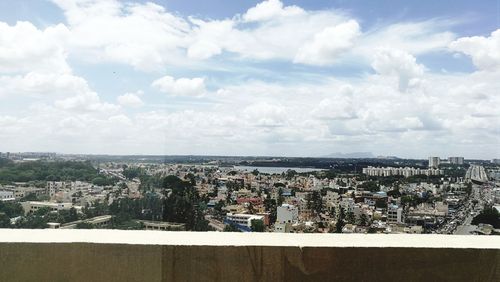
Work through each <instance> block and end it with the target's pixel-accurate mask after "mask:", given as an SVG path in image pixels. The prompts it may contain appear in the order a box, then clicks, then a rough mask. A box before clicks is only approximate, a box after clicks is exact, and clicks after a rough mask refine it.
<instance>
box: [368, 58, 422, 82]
mask: <svg viewBox="0 0 500 282" xmlns="http://www.w3.org/2000/svg"><path fill="white" fill-rule="evenodd" d="M372 67H373V69H374V70H375V71H377V73H379V74H382V75H389V76H397V77H398V78H399V89H400V90H401V91H406V89H407V88H408V84H409V82H410V81H411V80H412V79H414V78H417V77H419V76H421V75H422V74H423V73H424V70H425V67H424V66H423V65H421V64H418V63H417V60H416V58H415V57H413V56H412V55H410V54H408V53H406V52H403V51H400V50H397V49H381V50H379V51H378V52H376V53H375V56H374V59H373V62H372Z"/></svg>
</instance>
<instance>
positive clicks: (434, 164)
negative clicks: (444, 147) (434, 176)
mask: <svg viewBox="0 0 500 282" xmlns="http://www.w3.org/2000/svg"><path fill="white" fill-rule="evenodd" d="M439 163H440V159H439V157H429V167H431V168H439Z"/></svg>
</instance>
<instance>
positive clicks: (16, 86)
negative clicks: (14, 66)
mask: <svg viewBox="0 0 500 282" xmlns="http://www.w3.org/2000/svg"><path fill="white" fill-rule="evenodd" d="M86 89H87V82H86V81H85V80H84V79H83V78H81V77H78V76H74V75H71V74H65V73H63V74H57V73H39V72H29V73H27V74H24V75H14V76H8V75H4V76H0V97H2V96H10V97H12V96H17V95H20V96H24V95H28V96H35V97H42V96H70V95H74V94H77V93H80V92H81V91H86Z"/></svg>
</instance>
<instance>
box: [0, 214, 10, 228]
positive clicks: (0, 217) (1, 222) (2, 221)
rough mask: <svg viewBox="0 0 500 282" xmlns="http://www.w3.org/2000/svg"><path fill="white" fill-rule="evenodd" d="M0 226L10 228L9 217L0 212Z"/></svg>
mask: <svg viewBox="0 0 500 282" xmlns="http://www.w3.org/2000/svg"><path fill="white" fill-rule="evenodd" d="M0 228H10V218H9V217H8V216H7V215H6V214H5V213H3V212H2V213H0Z"/></svg>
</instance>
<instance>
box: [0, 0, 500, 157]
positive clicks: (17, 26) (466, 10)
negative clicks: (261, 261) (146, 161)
mask: <svg viewBox="0 0 500 282" xmlns="http://www.w3.org/2000/svg"><path fill="white" fill-rule="evenodd" d="M499 23H500V0H499V1H475V2H471V1H430V0H426V1H394V0H393V1H389V0H385V1H341V0H337V1H319V0H318V1H279V0H268V1H263V2H262V1H229V0H218V1H168V0H163V1H142V0H136V1H116V0H102V1H97V0H53V1H50V0H47V1H40V0H37V1H36V0H19V1H2V2H0V83H1V84H2V86H0V128H1V129H2V131H1V132H0V138H2V139H3V140H4V142H2V145H1V146H0V151H57V152H62V153H110V154H136V153H137V154H220V155H278V156H282V155H283V156H322V155H328V154H330V153H332V152H344V153H349V152H357V151H369V152H373V153H374V154H375V155H398V156H402V157H411V158H425V157H427V156H428V155H440V156H442V157H446V156H449V155H460V156H465V157H468V158H491V157H495V156H496V157H500V152H499V149H498V148H499V147H500V146H498V145H499V142H500V141H499V140H500V137H499V124H500V123H499V121H500V120H499V113H498V110H497V109H496V107H495V106H494V105H498V104H499V99H500V98H499V97H498V95H497V93H498V90H499V89H500V85H499V82H498V81H497V80H498V79H496V77H498V75H499V69H500V31H498V32H496V31H497V30H498V29H499V28H500V26H499Z"/></svg>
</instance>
